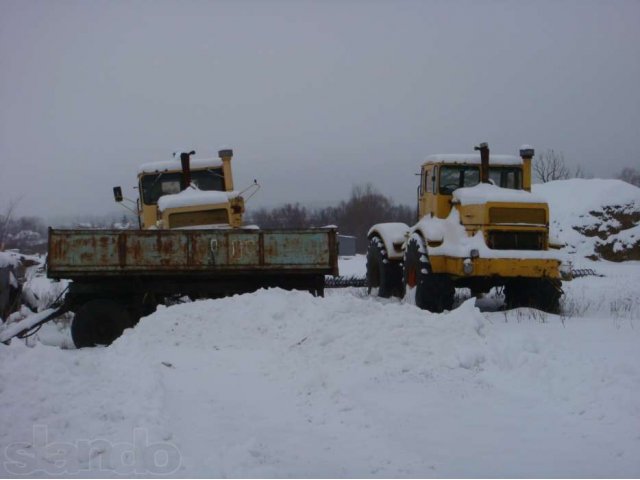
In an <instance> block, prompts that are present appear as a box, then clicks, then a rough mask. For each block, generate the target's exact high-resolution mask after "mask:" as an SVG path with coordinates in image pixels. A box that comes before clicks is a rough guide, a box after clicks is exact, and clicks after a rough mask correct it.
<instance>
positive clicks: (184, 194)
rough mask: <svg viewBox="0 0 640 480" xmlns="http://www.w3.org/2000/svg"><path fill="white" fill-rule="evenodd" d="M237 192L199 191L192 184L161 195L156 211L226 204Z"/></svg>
mask: <svg viewBox="0 0 640 480" xmlns="http://www.w3.org/2000/svg"><path fill="white" fill-rule="evenodd" d="M237 196H238V192H236V191H231V192H220V191H217V190H216V191H209V190H207V191H205V190H200V189H198V188H197V187H196V186H194V185H193V184H191V186H189V188H187V189H185V190H183V191H181V192H180V193H174V194H171V195H163V196H162V197H160V198H159V199H158V209H159V210H160V211H161V212H162V211H164V210H167V209H169V208H181V207H196V206H200V205H212V204H220V203H227V202H229V200H230V199H231V198H234V197H237Z"/></svg>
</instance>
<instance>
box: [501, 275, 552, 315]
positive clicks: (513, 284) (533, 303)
mask: <svg viewBox="0 0 640 480" xmlns="http://www.w3.org/2000/svg"><path fill="white" fill-rule="evenodd" d="M560 287H561V283H560V281H559V280H551V279H548V278H514V279H513V280H510V281H509V282H507V284H506V285H505V287H504V296H505V304H506V306H507V308H509V309H511V308H518V307H531V308H537V309H538V310H542V311H543V312H548V313H559V312H560V297H561V296H562V289H561V288H560Z"/></svg>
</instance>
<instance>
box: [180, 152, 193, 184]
mask: <svg viewBox="0 0 640 480" xmlns="http://www.w3.org/2000/svg"><path fill="white" fill-rule="evenodd" d="M195 154H196V151H195V150H191V151H190V152H188V153H187V152H182V153H180V164H181V166H182V190H186V189H187V188H189V185H191V165H190V163H191V159H190V157H191V155H195Z"/></svg>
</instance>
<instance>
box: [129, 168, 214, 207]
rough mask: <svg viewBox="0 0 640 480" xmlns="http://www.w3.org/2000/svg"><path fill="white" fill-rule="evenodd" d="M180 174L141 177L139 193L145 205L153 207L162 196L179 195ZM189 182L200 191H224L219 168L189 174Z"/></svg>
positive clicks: (154, 174)
mask: <svg viewBox="0 0 640 480" xmlns="http://www.w3.org/2000/svg"><path fill="white" fill-rule="evenodd" d="M181 182H182V172H167V173H165V172H161V173H153V174H147V175H143V176H142V178H141V179H140V191H141V192H142V201H143V202H144V203H145V205H155V204H157V203H158V199H159V198H160V197H162V196H163V195H170V194H174V193H180V188H181ZM191 182H192V183H193V184H194V185H195V186H196V187H198V188H199V189H200V190H219V191H223V190H224V177H223V174H222V169H221V168H211V169H207V170H201V171H192V172H191Z"/></svg>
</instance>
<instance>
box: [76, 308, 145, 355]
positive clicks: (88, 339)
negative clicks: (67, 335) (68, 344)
mask: <svg viewBox="0 0 640 480" xmlns="http://www.w3.org/2000/svg"><path fill="white" fill-rule="evenodd" d="M133 324H134V319H133V317H132V315H131V314H130V313H129V311H128V310H127V308H126V307H125V305H123V304H121V303H118V302H115V301H113V300H103V299H96V300H89V301H88V302H86V303H85V304H84V305H82V306H81V307H80V308H79V309H78V311H77V312H76V314H75V317H74V318H73V322H72V323H71V337H72V338H73V343H74V344H75V345H76V347H77V348H83V347H95V346H96V345H111V343H112V342H113V341H114V340H115V339H116V338H118V337H119V336H120V335H122V332H123V331H124V330H125V328H129V327H132V326H133Z"/></svg>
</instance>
